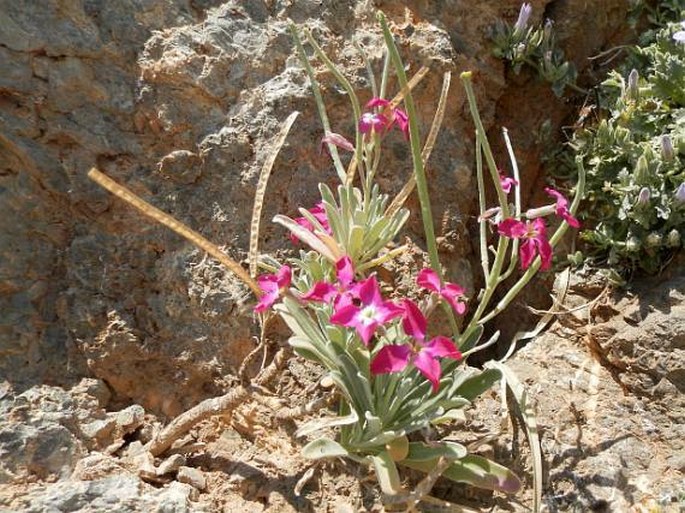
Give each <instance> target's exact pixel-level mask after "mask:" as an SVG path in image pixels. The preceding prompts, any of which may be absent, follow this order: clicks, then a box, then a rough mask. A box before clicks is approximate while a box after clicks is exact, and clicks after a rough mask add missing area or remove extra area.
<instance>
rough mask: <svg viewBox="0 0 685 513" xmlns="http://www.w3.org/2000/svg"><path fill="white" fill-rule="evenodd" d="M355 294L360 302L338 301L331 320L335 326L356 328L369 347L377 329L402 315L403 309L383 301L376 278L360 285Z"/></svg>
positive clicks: (372, 277) (368, 279)
mask: <svg viewBox="0 0 685 513" xmlns="http://www.w3.org/2000/svg"><path fill="white" fill-rule="evenodd" d="M354 292H355V294H356V295H357V296H358V301H338V302H337V304H335V305H334V312H333V315H331V319H330V320H331V322H332V323H333V324H338V325H341V326H346V327H348V328H355V329H356V330H357V333H358V334H359V337H360V338H361V339H362V341H363V342H364V344H365V345H367V346H368V345H369V342H370V341H371V337H373V335H374V333H375V332H376V328H378V327H379V326H381V325H383V324H385V323H386V322H388V321H390V320H392V319H394V318H395V317H399V316H400V315H402V312H403V309H402V308H400V307H399V306H397V305H396V304H394V303H392V302H391V301H384V300H383V297H382V296H381V291H380V288H379V287H378V282H377V281H376V277H375V276H371V277H370V278H367V279H366V280H364V281H363V282H361V283H359V284H358V286H356V287H355V290H354Z"/></svg>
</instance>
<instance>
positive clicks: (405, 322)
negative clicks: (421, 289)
mask: <svg viewBox="0 0 685 513" xmlns="http://www.w3.org/2000/svg"><path fill="white" fill-rule="evenodd" d="M402 307H403V309H404V316H403V317H402V327H403V328H404V332H405V333H406V334H407V335H409V336H410V337H414V338H415V339H416V340H424V339H425V338H426V317H424V315H423V313H421V310H420V309H419V307H418V306H416V303H414V302H413V301H410V300H409V299H405V300H404V301H402Z"/></svg>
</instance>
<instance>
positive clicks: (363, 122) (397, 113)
mask: <svg viewBox="0 0 685 513" xmlns="http://www.w3.org/2000/svg"><path fill="white" fill-rule="evenodd" d="M376 107H379V108H380V109H381V112H380V113H377V114H374V113H371V112H365V113H364V114H362V117H361V119H360V120H359V131H360V132H361V133H363V134H367V133H369V132H382V131H383V130H387V129H390V128H391V127H392V125H393V124H396V125H397V128H399V129H400V131H401V132H402V133H403V134H404V136H405V138H407V137H409V117H408V116H407V113H406V112H405V111H403V110H402V109H398V108H397V107H392V104H391V103H390V102H389V101H388V100H386V99H385V98H378V97H377V96H374V97H373V98H371V99H370V100H369V101H368V102H367V103H366V108H367V109H373V108H376Z"/></svg>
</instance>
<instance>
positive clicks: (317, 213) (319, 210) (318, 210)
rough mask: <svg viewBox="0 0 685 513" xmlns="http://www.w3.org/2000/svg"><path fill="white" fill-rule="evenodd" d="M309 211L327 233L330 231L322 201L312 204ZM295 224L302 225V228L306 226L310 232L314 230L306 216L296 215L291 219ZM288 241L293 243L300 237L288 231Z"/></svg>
mask: <svg viewBox="0 0 685 513" xmlns="http://www.w3.org/2000/svg"><path fill="white" fill-rule="evenodd" d="M309 213H310V214H311V215H313V216H314V219H316V220H317V221H318V222H319V224H320V225H321V226H322V227H323V229H324V230H325V231H326V233H328V234H329V235H330V234H331V233H332V231H331V226H330V224H328V216H327V215H326V210H325V209H324V207H323V203H321V202H319V203H317V204H316V205H314V206H313V207H312V208H310V209H309ZM293 221H295V222H296V223H297V224H299V225H300V226H302V227H303V228H306V229H307V230H309V231H310V232H313V231H314V226H313V225H312V223H311V221H309V219H307V218H306V217H297V218H295V219H293ZM289 237H290V241H291V242H292V243H293V244H297V243H298V242H299V241H300V239H298V238H297V237H296V236H295V235H294V234H293V233H290V235H289Z"/></svg>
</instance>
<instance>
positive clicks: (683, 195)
mask: <svg viewBox="0 0 685 513" xmlns="http://www.w3.org/2000/svg"><path fill="white" fill-rule="evenodd" d="M675 200H676V202H677V203H685V182H683V183H681V184H680V185H679V186H678V188H677V189H676V191H675Z"/></svg>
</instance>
